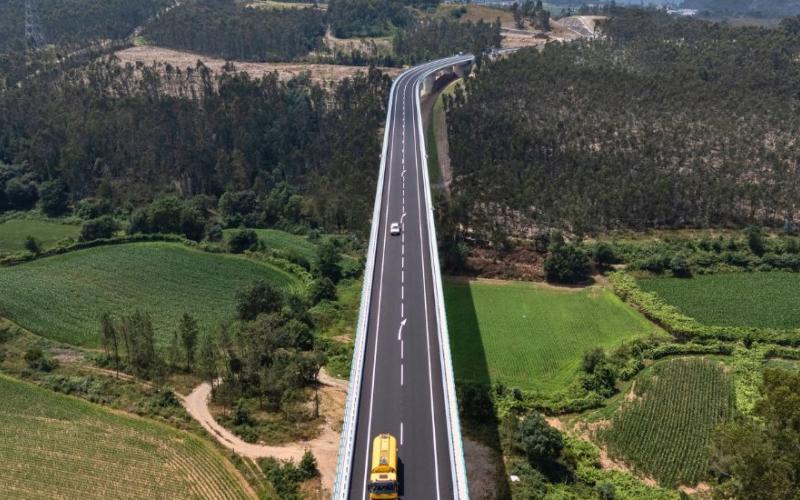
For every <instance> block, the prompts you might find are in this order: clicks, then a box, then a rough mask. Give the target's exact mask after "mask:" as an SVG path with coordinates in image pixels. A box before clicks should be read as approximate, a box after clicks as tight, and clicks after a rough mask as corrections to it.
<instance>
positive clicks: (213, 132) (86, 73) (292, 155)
mask: <svg viewBox="0 0 800 500" xmlns="http://www.w3.org/2000/svg"><path fill="white" fill-rule="evenodd" d="M389 86H390V80H389V78H388V77H386V76H385V75H383V74H382V73H381V72H380V71H378V70H375V69H369V70H367V71H365V72H364V73H362V74H359V75H356V76H354V77H353V78H349V79H345V80H343V81H341V82H339V83H336V84H331V85H326V86H320V85H318V84H314V83H312V82H310V81H308V80H307V79H303V78H299V79H295V80H292V81H289V82H281V81H280V80H279V79H278V77H277V75H276V74H270V75H266V76H265V77H263V78H260V79H254V78H251V77H249V76H248V75H247V74H245V73H239V72H237V71H236V70H235V68H233V67H229V68H228V71H224V72H222V73H220V74H213V73H211V72H210V71H209V70H208V68H206V67H205V66H202V65H200V66H198V67H197V68H194V69H190V70H188V71H183V70H179V69H176V68H172V67H170V66H144V65H137V66H132V65H127V66H125V67H123V66H120V65H119V64H118V63H117V62H116V61H115V60H114V59H113V58H111V59H102V60H99V61H95V62H93V63H92V64H90V65H89V66H87V67H85V68H82V69H80V70H73V71H69V72H66V73H64V74H62V75H60V76H58V77H57V78H53V79H36V80H35V81H31V82H30V83H29V84H26V85H24V86H22V87H21V88H13V89H9V90H8V91H7V92H5V93H0V162H5V163H6V164H9V165H13V166H11V167H2V168H0V193H2V195H0V205H1V206H0V210H3V209H27V208H30V207H32V206H33V205H34V204H36V203H37V202H40V203H41V202H42V200H40V198H42V195H45V194H47V193H49V192H50V191H56V193H55V196H51V198H54V199H55V202H56V203H54V205H56V206H57V208H64V204H62V203H61V201H66V202H67V205H69V206H74V207H75V208H76V209H77V208H79V207H83V208H84V209H86V213H87V214H88V213H95V215H102V213H97V212H98V211H97V210H94V209H92V207H91V206H89V205H91V204H92V203H96V202H98V200H102V203H105V204H110V205H111V206H112V207H113V208H115V209H123V210H127V211H129V210H131V209H132V208H135V207H137V206H141V205H142V204H144V203H147V202H149V201H151V200H153V199H154V198H156V197H158V196H160V195H162V194H169V193H172V194H176V195H178V196H179V197H181V198H190V197H193V196H195V195H200V194H203V195H209V196H211V197H213V198H214V199H215V200H216V199H217V198H218V197H220V196H221V195H223V194H224V193H225V192H231V193H240V192H250V194H246V195H242V196H250V197H252V199H258V200H259V206H264V205H261V201H264V203H265V204H267V205H268V206H269V207H274V206H275V204H276V203H282V202H283V201H286V202H288V201H289V200H290V198H291V196H294V195H296V196H298V197H297V198H293V199H292V204H290V205H289V206H287V207H286V208H287V209H288V210H289V211H288V212H287V211H285V210H284V207H280V210H278V211H277V212H271V213H270V214H269V215H266V214H265V216H264V218H263V219H262V221H263V224H259V225H264V224H270V223H275V222H276V221H277V219H276V218H281V219H285V220H292V221H293V222H298V221H299V218H301V217H302V219H303V220H304V221H306V222H308V224H307V225H313V226H318V227H319V226H321V227H324V228H326V229H328V230H340V229H341V230H345V229H348V230H356V231H359V230H366V228H367V227H368V223H369V222H368V219H369V213H370V205H371V202H372V195H371V193H372V192H373V190H374V184H375V179H376V170H377V165H378V156H379V153H380V137H379V134H378V129H379V127H380V125H381V124H382V123H383V120H384V117H385V112H386V99H387V95H388V89H389ZM47 183H53V184H47ZM270 193H272V195H270ZM281 193H283V194H281ZM231 196H233V195H231ZM237 196H238V195H237ZM270 196H272V198H270ZM82 200H85V201H82ZM281 200H282V201H281ZM254 207H255V205H254ZM251 210H252V209H251ZM100 212H102V210H101V211H100ZM236 212H237V213H239V214H240V215H239V216H240V217H243V216H244V215H248V214H249V213H250V212H249V211H248V213H247V214H244V213H243V212H242V210H238V209H237V211H236ZM253 221H255V220H253ZM247 222H251V220H248V221H247Z"/></svg>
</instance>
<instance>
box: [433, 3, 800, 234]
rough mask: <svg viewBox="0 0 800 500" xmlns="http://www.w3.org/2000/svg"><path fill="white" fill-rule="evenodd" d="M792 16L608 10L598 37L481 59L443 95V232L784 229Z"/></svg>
mask: <svg viewBox="0 0 800 500" xmlns="http://www.w3.org/2000/svg"><path fill="white" fill-rule="evenodd" d="M797 26H798V23H797V22H796V20H794V21H791V20H790V21H786V22H785V23H784V25H783V26H782V27H781V28H780V29H774V30H767V29H760V28H732V27H728V26H725V25H719V24H713V25H712V24H708V23H703V22H700V21H696V20H691V19H679V18H675V17H670V16H668V15H666V14H663V13H657V12H655V11H640V10H624V11H622V12H619V13H617V15H616V16H615V17H614V18H612V19H611V20H610V21H608V22H607V23H606V24H605V26H604V28H603V29H604V32H605V34H606V35H607V37H606V38H604V39H599V40H594V41H587V42H581V43H572V44H549V45H548V46H547V47H546V48H545V50H544V51H543V52H541V53H540V52H538V51H535V50H527V51H521V52H520V53H518V54H517V55H514V56H511V57H509V58H508V59H506V60H503V61H500V62H498V63H496V64H494V65H491V66H488V67H486V68H485V69H484V70H483V71H482V72H481V73H480V74H479V75H478V77H477V78H474V79H469V80H467V82H466V88H465V91H464V92H458V93H456V95H455V97H454V98H452V99H449V100H448V101H447V103H446V107H447V113H448V126H449V136H450V141H451V142H450V153H451V157H452V165H453V171H454V179H453V183H452V190H453V195H454V197H453V204H452V210H451V212H450V215H451V217H452V220H453V222H454V223H456V226H454V227H457V226H461V227H467V228H469V229H470V230H473V231H475V232H476V233H477V234H478V235H481V236H484V237H492V236H497V233H503V232H505V231H509V232H511V233H516V234H531V233H532V232H535V231H537V230H538V229H541V228H542V227H559V228H564V229H567V230H570V231H574V232H576V233H586V232H593V231H599V230H603V229H608V228H636V229H643V228H654V227H698V226H699V227H706V226H727V225H730V226H741V225H744V224H748V223H765V224H771V225H773V226H782V225H785V224H788V223H790V222H795V223H796V222H797V219H798V213H797V209H798V206H797V205H798V201H799V200H800V170H799V169H798V158H799V157H800V144H798V143H797V130H798V129H800V93H798V88H800V64H798V62H797V61H798V57H800V36H798V29H797Z"/></svg>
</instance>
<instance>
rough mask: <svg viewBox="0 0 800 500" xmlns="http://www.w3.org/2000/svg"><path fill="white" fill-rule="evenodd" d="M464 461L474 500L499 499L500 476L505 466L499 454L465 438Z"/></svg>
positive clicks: (471, 495)
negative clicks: (498, 484) (498, 485)
mask: <svg viewBox="0 0 800 500" xmlns="http://www.w3.org/2000/svg"><path fill="white" fill-rule="evenodd" d="M464 460H465V461H466V463H467V482H468V483H469V492H470V497H471V498H473V499H474V500H495V499H496V498H497V491H498V487H497V481H498V474H501V473H502V468H503V464H502V461H501V459H500V457H499V456H498V454H497V452H495V451H494V450H493V449H491V448H489V447H488V446H485V445H483V444H481V443H479V442H477V441H473V440H472V439H470V438H467V437H465V438H464Z"/></svg>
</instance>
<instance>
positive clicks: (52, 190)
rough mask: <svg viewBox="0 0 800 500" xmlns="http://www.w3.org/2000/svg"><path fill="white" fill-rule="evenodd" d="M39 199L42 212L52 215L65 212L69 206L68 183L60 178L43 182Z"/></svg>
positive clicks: (55, 215)
mask: <svg viewBox="0 0 800 500" xmlns="http://www.w3.org/2000/svg"><path fill="white" fill-rule="evenodd" d="M39 201H40V202H41V204H42V212H44V213H45V214H47V215H49V216H51V217H57V216H59V215H62V214H64V213H65V212H66V211H67V209H68V208H69V207H68V205H67V204H68V202H69V193H68V192H67V185H66V184H65V183H64V181H62V180H60V179H59V180H54V181H47V182H43V183H42V184H41V185H40V186H39Z"/></svg>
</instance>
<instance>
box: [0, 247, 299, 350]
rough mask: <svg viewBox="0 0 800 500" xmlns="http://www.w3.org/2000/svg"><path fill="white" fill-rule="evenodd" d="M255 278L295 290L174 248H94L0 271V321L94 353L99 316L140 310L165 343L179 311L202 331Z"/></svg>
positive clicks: (282, 276)
mask: <svg viewBox="0 0 800 500" xmlns="http://www.w3.org/2000/svg"><path fill="white" fill-rule="evenodd" d="M257 279H263V280H265V281H268V282H271V283H273V284H274V285H276V286H279V287H283V288H288V287H294V286H299V281H298V280H297V279H296V278H295V277H294V276H292V275H291V274H289V273H287V272H284V271H282V270H280V269H277V268H275V267H272V266H269V265H266V264H262V263H258V262H254V261H251V260H248V259H246V258H243V257H237V256H232V255H223V254H211V253H206V252H201V251H199V250H193V249H190V248H188V247H185V246H183V245H180V244H176V243H160V242H159V243H132V244H125V245H113V246H103V247H95V248H90V249H87V250H80V251H76V252H70V253H67V254H63V255H58V256H54V257H48V258H43V259H38V260H35V261H33V262H30V263H27V264H21V265H18V266H14V267H8V268H0V290H3V293H1V294H0V315H3V316H6V317H8V318H9V319H11V320H13V321H15V322H17V323H18V324H20V325H21V326H23V327H25V328H27V329H29V330H31V331H33V332H35V333H38V334H40V335H43V336H45V337H49V338H51V339H54V340H58V341H61V342H66V343H70V344H75V345H81V346H86V347H95V346H97V345H98V344H99V341H98V334H97V328H98V326H97V325H98V318H99V315H100V314H102V313H103V312H106V311H108V312H111V313H112V314H115V315H121V314H125V313H130V312H132V311H133V310H135V309H139V310H141V311H144V312H146V313H149V314H150V315H151V317H152V320H153V325H154V327H155V329H156V335H157V340H158V342H159V343H161V344H165V343H166V342H167V339H168V338H169V335H171V334H172V332H173V331H174V329H175V328H176V325H177V324H178V319H179V318H180V317H181V315H182V314H183V313H184V312H188V313H190V314H192V315H193V316H194V317H195V318H197V320H198V322H199V323H200V325H201V328H212V327H215V326H216V325H217V324H218V323H219V322H220V321H223V320H226V319H229V318H231V317H232V316H233V314H234V311H235V303H236V298H235V295H236V291H237V290H238V289H240V288H241V287H243V286H246V285H249V284H250V283H252V282H253V281H254V280H257Z"/></svg>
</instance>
